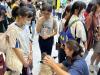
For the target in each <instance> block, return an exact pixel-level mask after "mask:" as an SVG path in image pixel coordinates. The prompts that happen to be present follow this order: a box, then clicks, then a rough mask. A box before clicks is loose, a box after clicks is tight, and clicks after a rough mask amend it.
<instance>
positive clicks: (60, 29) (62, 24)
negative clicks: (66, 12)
mask: <svg viewBox="0 0 100 75" xmlns="http://www.w3.org/2000/svg"><path fill="white" fill-rule="evenodd" d="M65 22H66V19H65V18H63V19H62V20H61V22H60V25H59V32H61V31H62V30H63V28H64V24H65Z"/></svg>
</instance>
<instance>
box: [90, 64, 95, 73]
mask: <svg viewBox="0 0 100 75" xmlns="http://www.w3.org/2000/svg"><path fill="white" fill-rule="evenodd" d="M89 68H90V72H91V73H94V65H90V67H89Z"/></svg>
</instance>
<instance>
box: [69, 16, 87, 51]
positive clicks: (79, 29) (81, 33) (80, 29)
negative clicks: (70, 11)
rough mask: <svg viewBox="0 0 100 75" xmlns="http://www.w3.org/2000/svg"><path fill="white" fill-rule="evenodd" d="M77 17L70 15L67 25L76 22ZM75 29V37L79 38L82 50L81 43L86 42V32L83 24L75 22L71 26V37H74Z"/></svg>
mask: <svg viewBox="0 0 100 75" xmlns="http://www.w3.org/2000/svg"><path fill="white" fill-rule="evenodd" d="M78 19H79V17H77V16H76V15H72V17H71V18H70V20H69V24H68V25H70V24H71V23H72V22H73V21H75V20H78ZM75 29H76V37H77V38H80V45H81V46H82V48H83V49H84V48H85V47H84V44H83V42H86V41H87V38H86V32H85V29H84V26H83V23H82V22H81V21H80V20H79V21H77V22H75V23H74V24H73V25H72V26H71V33H72V35H73V36H74V37H75Z"/></svg>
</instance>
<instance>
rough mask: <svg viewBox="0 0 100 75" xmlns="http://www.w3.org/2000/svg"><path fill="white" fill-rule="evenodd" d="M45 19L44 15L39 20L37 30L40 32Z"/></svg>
mask: <svg viewBox="0 0 100 75" xmlns="http://www.w3.org/2000/svg"><path fill="white" fill-rule="evenodd" d="M44 21H45V18H44V17H40V18H39V20H38V21H37V24H36V26H37V27H36V31H37V32H38V33H39V32H40V31H41V27H42V25H43V23H44Z"/></svg>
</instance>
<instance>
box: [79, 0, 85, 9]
mask: <svg viewBox="0 0 100 75" xmlns="http://www.w3.org/2000/svg"><path fill="white" fill-rule="evenodd" d="M83 9H86V3H85V2H82V1H80V11H81V10H83Z"/></svg>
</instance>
